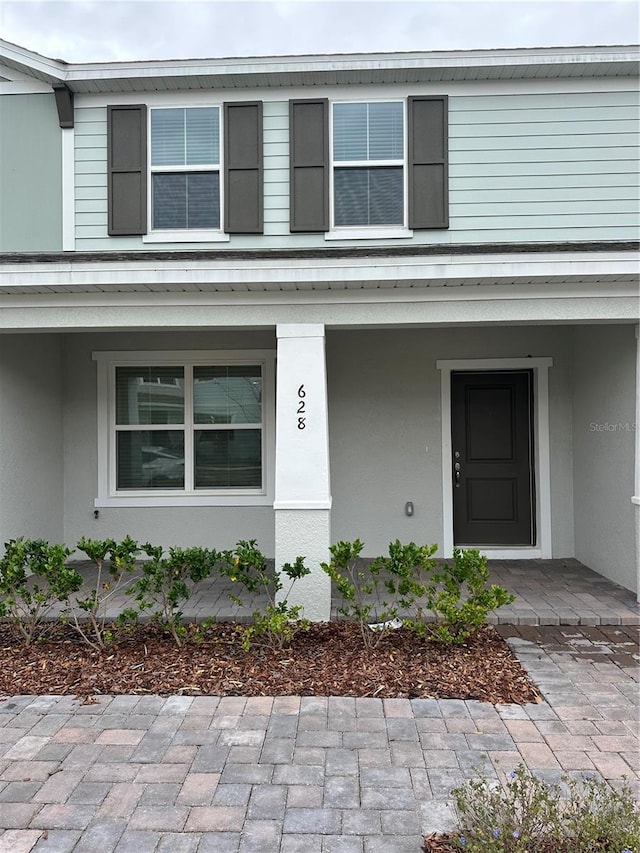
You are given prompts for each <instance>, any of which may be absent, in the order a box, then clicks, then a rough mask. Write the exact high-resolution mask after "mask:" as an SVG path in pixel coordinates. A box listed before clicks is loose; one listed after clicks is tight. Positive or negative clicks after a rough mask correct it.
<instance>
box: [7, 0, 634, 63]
mask: <svg viewBox="0 0 640 853" xmlns="http://www.w3.org/2000/svg"><path fill="white" fill-rule="evenodd" d="M639 10H640V4H639V3H638V2H637V0H610V2H608V0H498V2H485V0H321V2H318V0H285V2H271V0H231V2H229V0H64V2H63V0H39V2H34V0H0V38H2V39H4V40H5V41H10V42H13V43H14V44H18V45H20V46H22V47H26V48H28V49H29V50H32V51H35V52H36V53H40V54H43V55H44V56H49V57H52V58H57V59H63V60H66V61H68V62H108V61H113V60H141V59H187V58H216V57H229V56H280V55H291V54H294V55H295V54H306V53H358V52H387V51H407V50H471V49H481V48H511V47H563V46H571V45H604V44H637V43H638V42H639V41H640V32H639V30H640V23H639V17H640V11H639Z"/></svg>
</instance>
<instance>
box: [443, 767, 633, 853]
mask: <svg viewBox="0 0 640 853" xmlns="http://www.w3.org/2000/svg"><path fill="white" fill-rule="evenodd" d="M563 789H564V790H563ZM452 793H453V797H454V800H455V804H456V809H457V811H458V815H459V820H460V824H461V826H463V827H464V829H463V830H461V831H460V832H459V833H457V834H456V835H455V836H454V838H453V840H452V842H451V843H452V845H453V846H454V848H455V849H458V850H464V851H466V853H637V851H640V815H639V814H638V812H637V811H636V810H635V807H634V800H633V796H632V794H631V791H630V789H629V788H628V787H626V786H625V787H624V788H623V790H622V792H620V793H618V792H617V791H614V790H612V789H611V788H610V787H609V786H608V785H607V784H606V783H605V782H603V781H601V780H596V779H573V778H569V777H563V778H562V786H560V785H548V784H546V783H545V782H543V781H541V780H540V779H537V778H536V777H535V776H532V775H531V774H530V773H529V772H528V771H527V770H526V768H525V767H524V766H523V765H520V766H519V767H518V768H517V769H516V770H515V771H514V772H513V773H511V774H510V778H509V781H508V783H507V785H506V787H502V786H496V785H492V784H491V783H490V782H489V781H487V780H486V779H483V778H476V779H472V780H470V781H468V782H466V783H465V784H463V785H461V786H460V787H458V788H455V789H454V790H453V792H452Z"/></svg>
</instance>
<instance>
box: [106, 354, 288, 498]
mask: <svg viewBox="0 0 640 853" xmlns="http://www.w3.org/2000/svg"><path fill="white" fill-rule="evenodd" d="M93 360H94V361H95V362H96V363H97V392H98V435H97V445H98V447H97V449H98V493H97V497H96V498H95V500H94V506H95V507H110V506H111V507H115V506H120V507H123V506H124V507H143V506H148V507H151V506H270V505H272V504H273V498H274V492H275V487H274V484H275V352H274V351H273V350H243V351H238V350H186V351H167V352H165V351H159V350H155V351H135V352H130V351H128V352H94V353H93ZM240 364H247V365H255V364H258V365H260V366H261V368H262V488H260V489H247V488H238V489H217V490H214V489H193V490H191V491H187V490H176V489H167V490H160V489H157V490H156V489H154V490H153V491H151V490H131V489H127V490H126V491H118V489H117V488H116V411H115V403H116V399H115V375H116V367H135V366H145V367H148V366H151V367H153V366H158V367H172V366H183V367H184V366H189V367H198V366H204V367H210V366H217V365H220V366H227V365H229V366H235V365H240ZM189 396H190V395H189V394H185V408H186V406H187V400H188V398H189ZM189 420H190V419H185V424H184V425H180V424H176V425H175V427H176V429H183V430H184V432H185V459H187V458H189V456H190V454H189V452H188V448H187V445H188V443H189V441H190V440H191V439H192V437H193V433H194V431H195V430H196V429H197V427H198V425H197V424H193V423H191V422H188V421H189ZM167 428H168V429H171V428H172V426H171V425H167ZM187 464H188V463H187Z"/></svg>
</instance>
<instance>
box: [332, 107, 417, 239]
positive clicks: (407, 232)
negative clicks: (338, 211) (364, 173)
mask: <svg viewBox="0 0 640 853" xmlns="http://www.w3.org/2000/svg"><path fill="white" fill-rule="evenodd" d="M374 103H378V104H380V103H388V104H402V133H403V140H402V149H403V155H402V160H401V161H400V160H353V161H352V160H340V161H339V162H336V161H335V160H334V156H333V112H334V107H335V106H336V105H337V104H374ZM329 106H330V109H329V160H330V168H329V222H330V226H329V227H330V230H329V231H328V232H327V233H326V234H325V240H371V239H380V240H383V239H384V240H387V239H390V238H399V237H412V236H413V231H412V230H411V229H410V228H408V226H407V223H408V221H409V168H408V165H409V156H408V155H409V141H408V135H407V122H408V102H407V99H406V98H365V99H363V98H358V99H357V100H354V99H349V100H346V99H345V100H332V101H331V102H330V104H329ZM377 166H393V167H398V166H400V167H401V168H402V196H403V198H402V201H403V216H402V224H399V225H336V224H335V196H334V175H335V170H336V168H349V167H353V168H365V169H366V168H373V167H377Z"/></svg>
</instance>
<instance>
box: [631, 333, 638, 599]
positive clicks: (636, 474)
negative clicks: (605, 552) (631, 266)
mask: <svg viewBox="0 0 640 853" xmlns="http://www.w3.org/2000/svg"><path fill="white" fill-rule="evenodd" d="M634 428H635V431H636V470H635V486H634V495H633V497H632V498H631V502H632V503H633V504H635V522H636V598H637V600H638V601H639V602H640V326H636V422H635V424H634Z"/></svg>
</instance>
